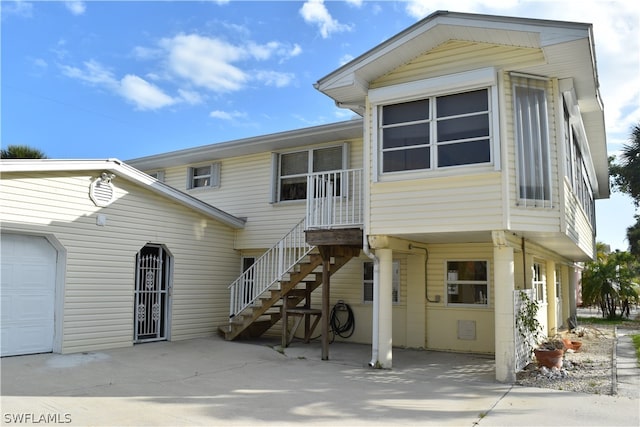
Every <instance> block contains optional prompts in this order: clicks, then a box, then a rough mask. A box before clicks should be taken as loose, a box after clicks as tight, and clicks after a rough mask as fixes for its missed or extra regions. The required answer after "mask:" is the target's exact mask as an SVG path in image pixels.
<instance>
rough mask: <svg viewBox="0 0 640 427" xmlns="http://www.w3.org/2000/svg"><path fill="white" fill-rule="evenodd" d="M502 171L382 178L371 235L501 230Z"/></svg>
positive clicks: (374, 191)
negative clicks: (444, 175)
mask: <svg viewBox="0 0 640 427" xmlns="http://www.w3.org/2000/svg"><path fill="white" fill-rule="evenodd" d="M501 188H502V187H501V179H500V174H499V173H497V172H493V173H484V174H478V175H465V176H454V177H447V178H423V179H414V180H406V181H396V182H381V183H376V184H373V185H372V188H371V234H395V233H399V234H402V233H419V232H447V231H470V230H496V229H502V228H503V224H502V191H501Z"/></svg>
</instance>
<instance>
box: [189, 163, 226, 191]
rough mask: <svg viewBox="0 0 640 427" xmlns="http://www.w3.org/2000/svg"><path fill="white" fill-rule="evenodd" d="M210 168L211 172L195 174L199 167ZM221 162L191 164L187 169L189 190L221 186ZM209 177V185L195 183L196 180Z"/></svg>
mask: <svg viewBox="0 0 640 427" xmlns="http://www.w3.org/2000/svg"><path fill="white" fill-rule="evenodd" d="M206 167H208V168H209V173H207V174H201V175H195V173H196V170H197V169H201V168H206ZM220 169H221V167H220V163H210V164H205V165H196V166H191V167H189V169H188V170H187V190H199V189H205V188H219V187H220ZM207 178H209V181H208V184H207V185H195V182H196V180H203V179H207Z"/></svg>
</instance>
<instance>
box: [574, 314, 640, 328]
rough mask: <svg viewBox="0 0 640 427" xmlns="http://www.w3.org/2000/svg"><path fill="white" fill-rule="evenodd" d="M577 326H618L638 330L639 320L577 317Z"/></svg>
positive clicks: (639, 326)
mask: <svg viewBox="0 0 640 427" xmlns="http://www.w3.org/2000/svg"><path fill="white" fill-rule="evenodd" d="M577 319H578V324H581V325H599V326H618V327H621V328H627V329H640V320H638V319H627V318H626V317H624V318H617V319H603V318H602V317H582V316H578V318H577Z"/></svg>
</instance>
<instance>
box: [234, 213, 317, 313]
mask: <svg viewBox="0 0 640 427" xmlns="http://www.w3.org/2000/svg"><path fill="white" fill-rule="evenodd" d="M306 223H307V219H306V218H305V219H303V220H302V221H300V222H299V223H298V224H296V226H295V227H293V228H292V229H291V231H289V233H287V235H286V236H284V237H283V238H282V239H280V241H279V242H278V243H276V244H275V245H274V246H273V247H272V248H271V249H269V250H268V251H267V252H265V253H264V254H263V255H262V256H261V257H260V258H258V259H257V260H256V261H255V262H254V263H253V265H252V266H251V267H249V268H248V269H247V270H246V271H245V272H244V273H242V275H240V277H238V278H237V279H236V280H235V281H234V282H233V283H232V284H231V285H229V289H230V291H231V305H230V310H229V318H230V321H231V319H233V317H235V316H236V315H237V314H238V313H240V312H241V311H242V310H244V309H245V308H247V307H248V306H250V305H252V304H253V303H254V301H256V300H257V299H258V298H259V297H260V295H262V294H263V293H264V292H265V291H266V290H267V289H269V287H271V285H273V284H274V283H275V282H277V281H278V280H280V279H282V277H283V276H284V275H285V274H286V273H288V272H289V271H290V270H291V269H292V268H293V267H294V266H295V265H296V264H297V263H298V262H300V261H301V260H302V259H303V258H304V257H305V256H307V255H308V254H309V252H311V250H313V248H314V246H311V245H308V244H307V242H306V238H305V234H304V231H305V230H306V229H307V224H306Z"/></svg>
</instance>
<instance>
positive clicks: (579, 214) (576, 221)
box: [563, 183, 595, 255]
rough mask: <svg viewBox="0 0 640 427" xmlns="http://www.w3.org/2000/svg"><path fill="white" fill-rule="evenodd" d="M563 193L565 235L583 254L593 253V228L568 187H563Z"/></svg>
mask: <svg viewBox="0 0 640 427" xmlns="http://www.w3.org/2000/svg"><path fill="white" fill-rule="evenodd" d="M563 189H564V192H565V197H564V200H565V205H564V224H565V227H566V230H565V233H566V234H567V236H569V238H570V239H571V240H573V241H574V242H575V244H576V245H577V246H579V247H580V249H582V250H583V251H584V253H586V254H588V255H591V254H593V253H594V249H595V248H594V239H593V227H592V225H591V222H590V219H589V218H588V217H587V215H586V214H585V212H584V210H583V209H582V206H581V205H580V202H579V201H578V199H577V198H576V196H575V194H574V193H573V191H571V188H569V186H568V185H566V183H565V185H564V186H563Z"/></svg>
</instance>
